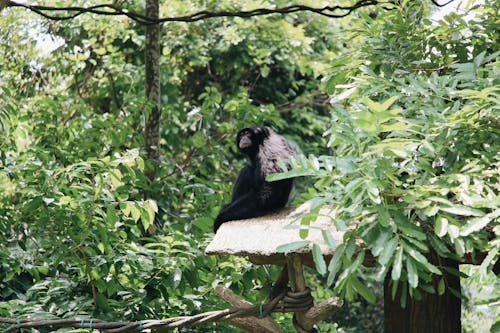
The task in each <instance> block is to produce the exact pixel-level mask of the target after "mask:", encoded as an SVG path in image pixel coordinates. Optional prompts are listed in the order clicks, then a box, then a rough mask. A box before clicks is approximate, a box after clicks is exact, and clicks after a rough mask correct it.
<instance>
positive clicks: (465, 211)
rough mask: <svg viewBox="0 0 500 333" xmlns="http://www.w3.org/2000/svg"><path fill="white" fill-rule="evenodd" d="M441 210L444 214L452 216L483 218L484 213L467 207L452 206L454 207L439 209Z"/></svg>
mask: <svg viewBox="0 0 500 333" xmlns="http://www.w3.org/2000/svg"><path fill="white" fill-rule="evenodd" d="M439 209H440V210H442V211H443V212H447V213H450V214H455V215H461V216H483V215H484V212H483V211H481V210H479V209H475V208H470V207H467V206H456V205H454V206H452V207H439Z"/></svg>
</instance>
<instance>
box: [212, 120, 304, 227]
mask: <svg viewBox="0 0 500 333" xmlns="http://www.w3.org/2000/svg"><path fill="white" fill-rule="evenodd" d="M236 146H237V147H238V149H239V150H240V151H241V152H243V153H245V154H246V155H248V157H249V158H250V165H248V166H246V167H244V168H243V169H242V170H241V171H240V173H239V175H238V178H237V179H236V183H235V184H234V188H233V194H232V197H231V202H230V203H228V204H224V205H222V208H221V210H220V212H219V215H218V216H217V218H216V219H215V222H214V232H217V229H219V227H220V225H221V224H222V223H224V222H227V221H232V220H241V219H247V218H251V217H257V216H262V215H265V214H266V213H269V212H271V211H273V210H276V209H278V208H281V207H284V206H285V205H286V203H287V201H288V195H289V194H290V191H291V190H292V187H293V179H283V180H278V181H274V182H267V181H266V176H268V175H270V174H272V173H277V172H281V171H282V170H281V168H280V167H279V166H278V160H280V159H281V160H282V161H283V162H284V163H285V164H287V163H288V159H289V157H291V156H294V155H295V154H294V152H293V151H292V149H291V148H290V146H289V145H288V142H287V141H286V140H285V138H283V137H282V136H280V135H278V134H276V133H275V132H273V130H272V129H270V128H269V127H247V128H244V129H242V130H241V131H239V132H238V135H237V136H236Z"/></svg>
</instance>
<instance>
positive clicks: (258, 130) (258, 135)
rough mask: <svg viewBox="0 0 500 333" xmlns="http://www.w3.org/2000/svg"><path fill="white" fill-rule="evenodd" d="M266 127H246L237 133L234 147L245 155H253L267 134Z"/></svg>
mask: <svg viewBox="0 0 500 333" xmlns="http://www.w3.org/2000/svg"><path fill="white" fill-rule="evenodd" d="M268 131H269V130H268V129H267V127H247V128H244V129H242V130H241V131H239V132H238V135H237V136H236V146H237V147H238V149H239V150H240V151H242V152H243V153H245V154H247V155H249V156H250V155H253V154H255V153H256V152H258V150H259V145H260V144H261V143H262V142H263V141H264V139H265V138H266V136H267V134H268Z"/></svg>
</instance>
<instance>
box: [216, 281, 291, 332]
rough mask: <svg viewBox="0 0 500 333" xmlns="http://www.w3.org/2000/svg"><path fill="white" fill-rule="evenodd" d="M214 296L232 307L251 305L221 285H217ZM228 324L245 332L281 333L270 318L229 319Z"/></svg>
mask: <svg viewBox="0 0 500 333" xmlns="http://www.w3.org/2000/svg"><path fill="white" fill-rule="evenodd" d="M215 294H216V295H217V296H219V297H220V298H222V299H223V300H225V301H226V302H228V303H229V304H231V305H232V306H234V307H241V306H245V305H248V306H252V305H253V304H252V303H251V302H249V301H247V300H246V299H244V298H242V297H241V296H238V295H236V294H235V293H233V292H232V291H231V289H229V288H226V287H224V286H222V285H218V286H217V287H215ZM229 322H230V323H231V325H234V326H236V327H239V328H241V329H243V330H245V331H246V332H251V333H253V332H255V333H283V331H282V330H281V328H280V327H279V326H278V324H276V323H275V322H274V320H273V319H272V318H271V317H270V316H267V317H264V318H258V317H246V318H233V319H230V320H229Z"/></svg>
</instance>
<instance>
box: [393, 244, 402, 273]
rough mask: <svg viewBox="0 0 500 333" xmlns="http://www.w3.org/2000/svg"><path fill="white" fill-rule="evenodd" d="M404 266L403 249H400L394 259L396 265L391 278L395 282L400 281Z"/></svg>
mask: <svg viewBox="0 0 500 333" xmlns="http://www.w3.org/2000/svg"><path fill="white" fill-rule="evenodd" d="M402 266H403V248H402V247H400V248H399V249H398V250H397V252H396V256H395V257H394V263H393V265H392V272H391V278H392V279H393V280H399V278H400V277H401V268H402Z"/></svg>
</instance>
